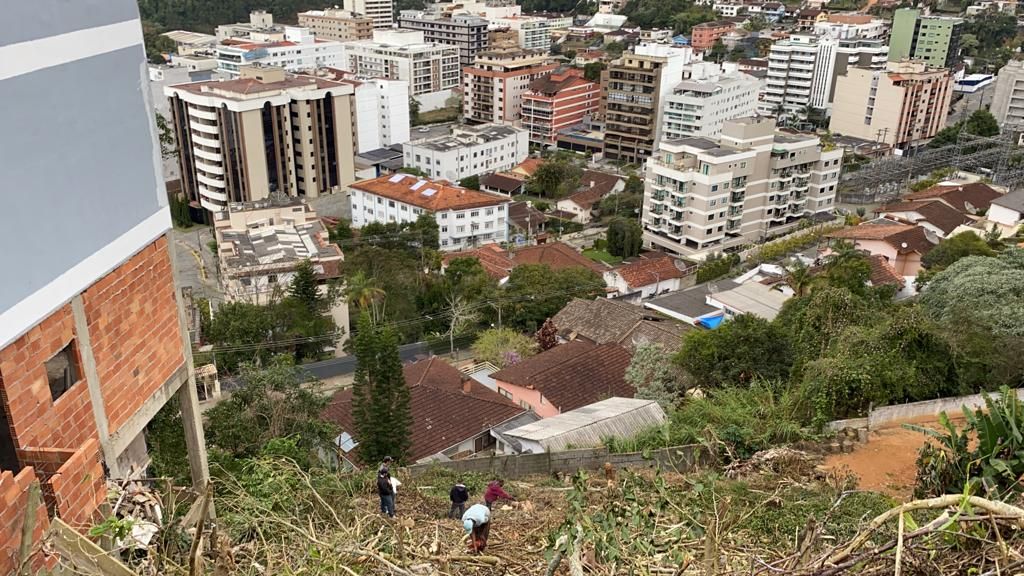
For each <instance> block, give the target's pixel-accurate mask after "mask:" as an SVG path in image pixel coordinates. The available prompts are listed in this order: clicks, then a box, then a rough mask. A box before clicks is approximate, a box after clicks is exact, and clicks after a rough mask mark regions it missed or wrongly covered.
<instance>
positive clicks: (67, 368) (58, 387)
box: [45, 340, 82, 401]
mask: <svg viewBox="0 0 1024 576" xmlns="http://www.w3.org/2000/svg"><path fill="white" fill-rule="evenodd" d="M45 366H46V378H47V379H48V380H49V381H50V397H51V398H53V399H54V401H56V400H57V398H60V397H61V396H63V395H64V393H65V392H67V391H68V389H69V388H71V386H73V385H74V384H75V382H78V381H79V380H81V378H82V375H81V372H80V370H79V367H78V354H77V353H76V350H75V341H74V340H72V341H71V342H68V344H67V346H65V347H64V348H63V349H62V350H61V351H60V352H57V353H56V354H54V355H53V358H50V359H49V360H47V361H46V363H45Z"/></svg>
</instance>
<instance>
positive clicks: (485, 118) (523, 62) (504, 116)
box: [462, 48, 558, 124]
mask: <svg viewBox="0 0 1024 576" xmlns="http://www.w3.org/2000/svg"><path fill="white" fill-rule="evenodd" d="M556 68H558V65H557V64H554V63H553V62H551V59H550V57H549V56H548V54H547V53H546V52H537V51H527V50H520V49H518V48H513V49H507V50H492V51H488V52H481V53H480V54H478V55H477V57H476V62H474V63H473V65H472V66H467V67H465V68H463V69H462V87H463V101H462V113H463V116H464V117H465V119H466V120H467V121H469V122H488V123H494V124H512V123H514V122H517V121H518V120H519V117H520V112H521V110H522V106H523V94H525V93H526V92H527V90H529V88H530V82H532V81H534V80H535V79H537V78H540V77H541V76H544V75H545V74H548V73H550V72H552V71H554V70H555V69H556Z"/></svg>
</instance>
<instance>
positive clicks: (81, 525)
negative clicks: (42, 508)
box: [49, 440, 107, 530]
mask: <svg viewBox="0 0 1024 576" xmlns="http://www.w3.org/2000/svg"><path fill="white" fill-rule="evenodd" d="M49 484H50V487H51V489H52V490H53V496H54V498H55V499H56V504H57V516H60V518H61V519H62V520H64V521H65V522H67V523H68V524H69V525H70V526H71V527H72V528H77V529H79V530H84V529H87V528H89V527H90V526H92V525H93V524H94V523H95V522H94V521H95V520H98V519H97V518H96V509H97V508H98V507H99V505H100V503H101V502H103V500H104V499H105V498H106V497H107V484H106V480H105V479H104V477H103V466H102V464H100V445H99V442H97V441H96V440H89V441H88V442H86V443H85V445H84V446H82V447H81V448H79V449H78V450H77V451H76V452H75V453H74V454H73V455H72V456H71V457H70V458H68V460H67V461H66V462H64V465H63V466H61V467H60V469H58V470H57V473H56V474H54V475H53V476H51V477H50V479H49Z"/></svg>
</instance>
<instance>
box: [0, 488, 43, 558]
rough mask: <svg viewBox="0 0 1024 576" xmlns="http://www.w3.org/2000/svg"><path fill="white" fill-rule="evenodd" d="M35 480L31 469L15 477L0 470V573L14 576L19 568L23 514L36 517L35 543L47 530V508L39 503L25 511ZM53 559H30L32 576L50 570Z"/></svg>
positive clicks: (40, 556) (41, 556) (39, 555)
mask: <svg viewBox="0 0 1024 576" xmlns="http://www.w3.org/2000/svg"><path fill="white" fill-rule="evenodd" d="M36 481H37V478H36V475H35V471H34V470H33V469H32V468H23V469H22V470H21V471H20V472H18V474H17V475H15V474H14V473H13V472H10V471H8V470H4V471H0V544H2V545H0V574H13V573H14V572H15V570H17V568H18V562H19V559H18V551H19V549H20V547H21V531H22V527H23V526H24V524H25V515H26V514H27V513H28V514H35V515H36V519H35V528H34V529H33V532H32V537H33V541H34V542H39V541H40V540H41V539H42V537H43V534H44V533H45V532H46V530H47V529H48V528H49V527H50V520H49V518H47V516H46V506H45V505H43V503H42V501H40V503H39V505H38V506H37V507H36V509H35V510H28V508H27V506H28V491H29V486H31V485H32V484H33V483H34V482H36ZM55 563H56V557H54V556H49V557H46V556H44V555H42V554H37V555H36V556H35V558H34V559H33V563H32V570H31V572H32V573H33V574H35V573H37V572H40V571H41V570H42V569H43V568H53V567H54V565H55Z"/></svg>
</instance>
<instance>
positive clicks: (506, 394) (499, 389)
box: [498, 386, 512, 400]
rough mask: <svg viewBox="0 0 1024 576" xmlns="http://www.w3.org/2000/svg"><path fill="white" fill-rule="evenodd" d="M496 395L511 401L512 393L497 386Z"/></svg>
mask: <svg viewBox="0 0 1024 576" xmlns="http://www.w3.org/2000/svg"><path fill="white" fill-rule="evenodd" d="M498 394H501V395H502V396H504V397H505V398H508V399H510V400H511V399H512V393H511V392H509V391H508V390H505V389H504V388H502V387H501V386H498Z"/></svg>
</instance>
